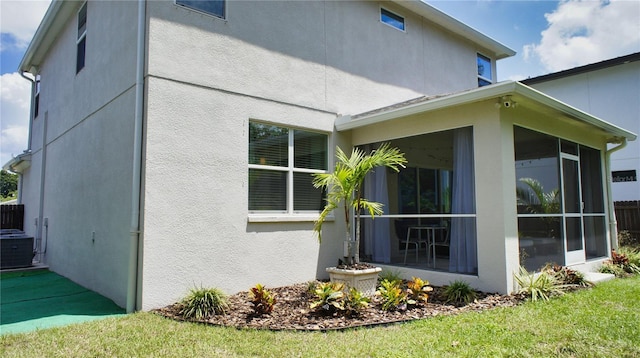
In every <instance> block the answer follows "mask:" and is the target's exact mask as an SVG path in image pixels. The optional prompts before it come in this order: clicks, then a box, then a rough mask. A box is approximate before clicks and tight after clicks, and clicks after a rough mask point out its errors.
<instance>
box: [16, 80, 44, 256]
mask: <svg viewBox="0 0 640 358" xmlns="http://www.w3.org/2000/svg"><path fill="white" fill-rule="evenodd" d="M20 76H21V77H22V78H24V79H26V80H27V81H29V82H31V100H30V104H31V105H30V106H29V137H28V139H27V150H25V153H27V152H28V153H30V152H31V141H32V135H33V114H34V113H35V112H34V108H33V106H34V105H35V93H36V81H35V79H33V80H32V79H31V78H29V77H27V76H25V74H24V71H22V70H21V71H20ZM18 175H19V176H18V204H22V183H23V182H22V173H18ZM37 249H38V250H39V249H40V248H37Z"/></svg>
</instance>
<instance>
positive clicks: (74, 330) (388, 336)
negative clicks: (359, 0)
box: [0, 276, 640, 357]
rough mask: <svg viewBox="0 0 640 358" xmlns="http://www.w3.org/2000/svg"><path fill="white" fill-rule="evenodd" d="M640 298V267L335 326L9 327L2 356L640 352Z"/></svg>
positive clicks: (153, 320) (145, 323) (166, 322)
mask: <svg viewBox="0 0 640 358" xmlns="http://www.w3.org/2000/svg"><path fill="white" fill-rule="evenodd" d="M638 297H640V276H636V277H633V278H628V279H616V280H613V281H608V282H603V283H601V284H599V285H598V286H597V287H595V288H593V289H588V290H582V291H578V292H574V293H569V294H566V295H564V296H561V297H558V298H554V299H552V300H550V301H549V302H543V301H538V302H528V303H525V304H523V305H521V306H518V307H512V308H498V309H494V310H489V311H484V312H479V313H464V314H460V315H456V316H438V317H434V318H430V319H424V320H420V321H414V322H410V323H406V324H400V325H391V326H381V327H377V328H363V329H353V330H347V331H337V332H327V333H322V332H271V331H256V330H237V329H234V328H224V327H212V326H207V325H202V324H193V323H185V322H176V321H172V320H170V319H166V318H163V317H159V316H157V315H155V314H152V313H148V312H141V313H136V314H132V315H127V316H122V317H115V318H108V319H104V320H100V321H93V322H87V323H83V324H75V325H70V326H67V327H62V328H53V329H47V330H41V331H37V332H32V333H26V334H16V335H4V336H2V337H0V356H2V357H112V356H119V357H132V356H137V357H205V356H206V357H346V356H349V357H639V356H640V331H639V330H638V327H639V325H638V322H640V300H639V299H638ZM275 309H277V304H276V308H275Z"/></svg>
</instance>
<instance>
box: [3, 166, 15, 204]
mask: <svg viewBox="0 0 640 358" xmlns="http://www.w3.org/2000/svg"><path fill="white" fill-rule="evenodd" d="M16 190H18V174H13V173H10V172H8V171H6V170H2V171H1V172H0V195H2V197H3V198H6V197H8V196H9V194H11V193H12V192H14V191H16Z"/></svg>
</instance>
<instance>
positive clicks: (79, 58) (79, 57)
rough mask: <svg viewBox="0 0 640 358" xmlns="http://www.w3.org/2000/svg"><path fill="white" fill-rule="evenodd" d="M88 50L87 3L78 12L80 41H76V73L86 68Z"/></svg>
mask: <svg viewBox="0 0 640 358" xmlns="http://www.w3.org/2000/svg"><path fill="white" fill-rule="evenodd" d="M86 50H87V3H86V2H85V3H84V5H82V7H81V8H80V11H78V39H77V41H76V73H78V72H80V70H82V69H83V68H84V63H85V56H86Z"/></svg>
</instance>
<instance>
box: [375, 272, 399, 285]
mask: <svg viewBox="0 0 640 358" xmlns="http://www.w3.org/2000/svg"><path fill="white" fill-rule="evenodd" d="M385 280H387V281H389V282H397V283H402V274H401V273H400V271H398V270H393V271H392V270H387V269H384V270H382V271H381V272H380V273H379V274H378V282H382V281H385Z"/></svg>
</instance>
